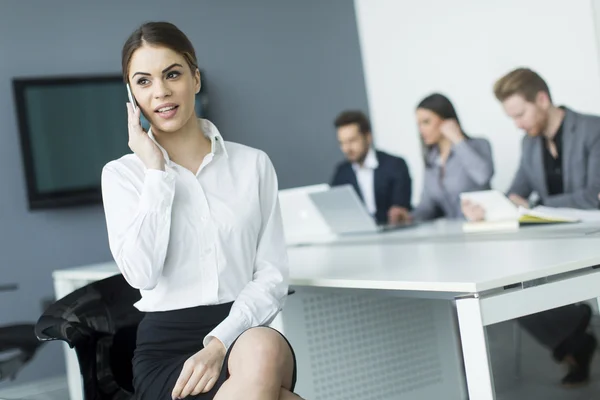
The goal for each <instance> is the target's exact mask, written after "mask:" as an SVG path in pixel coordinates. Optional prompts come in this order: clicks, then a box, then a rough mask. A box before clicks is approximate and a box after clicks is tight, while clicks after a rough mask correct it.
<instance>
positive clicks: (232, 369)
mask: <svg viewBox="0 0 600 400" xmlns="http://www.w3.org/2000/svg"><path fill="white" fill-rule="evenodd" d="M228 367H229V373H230V374H231V377H232V378H243V379H244V380H251V381H254V382H261V383H262V384H269V386H270V384H276V385H278V386H281V387H284V388H288V389H289V388H290V387H291V383H292V372H293V367H294V365H293V358H292V355H291V350H290V348H289V346H288V344H287V342H286V341H285V339H284V338H283V337H281V335H280V334H279V332H277V331H275V330H273V329H271V328H265V327H259V328H253V329H249V330H247V331H246V332H244V333H243V334H242V335H241V336H240V337H239V338H238V340H237V341H236V343H235V345H234V346H233V349H232V350H231V355H230V357H229V366H228Z"/></svg>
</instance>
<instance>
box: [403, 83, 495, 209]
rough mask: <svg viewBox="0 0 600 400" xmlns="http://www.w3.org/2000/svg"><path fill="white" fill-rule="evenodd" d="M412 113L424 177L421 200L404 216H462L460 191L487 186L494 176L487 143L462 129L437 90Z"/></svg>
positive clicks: (454, 112) (452, 109)
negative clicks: (415, 121) (414, 117)
mask: <svg viewBox="0 0 600 400" xmlns="http://www.w3.org/2000/svg"><path fill="white" fill-rule="evenodd" d="M415 114H416V119H417V125H418V127H419V134H420V136H421V144H422V147H423V159H424V163H425V176H424V182H423V190H422V192H421V193H422V194H421V201H420V203H419V205H418V206H417V207H415V209H414V210H413V212H412V213H410V214H409V213H408V211H406V215H405V217H404V219H406V220H411V219H413V220H418V221H427V220H432V219H435V218H442V217H443V218H447V219H462V218H464V217H463V214H462V211H461V201H460V194H461V193H462V192H471V191H477V190H487V189H489V188H490V181H491V179H492V176H493V175H494V163H493V161H492V149H491V147H490V144H489V142H488V141H487V140H486V139H481V138H471V137H469V136H468V135H467V134H466V133H465V132H464V130H463V129H462V127H461V125H460V121H459V119H458V115H457V113H456V110H455V109H454V106H453V105H452V102H451V101H450V100H449V99H448V98H447V97H446V96H444V95H442V94H440V93H433V94H431V95H429V96H427V97H425V98H424V99H423V100H421V101H420V102H419V104H418V105H417V109H416V112H415Z"/></svg>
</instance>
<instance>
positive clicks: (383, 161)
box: [331, 111, 411, 225]
mask: <svg viewBox="0 0 600 400" xmlns="http://www.w3.org/2000/svg"><path fill="white" fill-rule="evenodd" d="M334 125H335V128H336V129H337V138H338V142H339V144H340V148H341V150H342V153H344V155H345V156H346V160H345V161H343V162H341V163H339V164H338V165H337V168H336V170H335V174H334V176H333V179H332V182H331V186H339V185H344V184H351V185H352V186H353V187H354V189H355V190H356V192H357V193H358V195H359V196H360V198H361V200H362V201H363V203H364V204H365V207H366V208H367V210H368V211H369V213H370V214H371V215H373V217H374V218H375V220H376V222H377V223H378V224H380V225H386V224H396V223H398V222H400V221H402V220H403V217H404V216H405V214H406V210H410V208H411V207H410V200H411V178H410V174H409V171H408V166H407V165H406V162H405V161H404V159H402V158H400V157H395V156H392V155H390V154H387V153H384V152H383V151H378V150H375V149H374V148H373V134H372V133H371V124H370V122H369V119H368V118H367V117H366V116H365V114H363V113H362V112H360V111H344V112H342V113H341V114H339V115H338V116H337V118H336V119H335V122H334Z"/></svg>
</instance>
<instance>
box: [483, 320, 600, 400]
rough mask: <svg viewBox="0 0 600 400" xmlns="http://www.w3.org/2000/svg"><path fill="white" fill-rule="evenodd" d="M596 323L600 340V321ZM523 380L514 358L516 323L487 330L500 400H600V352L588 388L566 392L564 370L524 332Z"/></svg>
mask: <svg viewBox="0 0 600 400" xmlns="http://www.w3.org/2000/svg"><path fill="white" fill-rule="evenodd" d="M596 318H598V317H595V320H594V321H593V325H594V331H595V332H596V334H597V335H598V336H597V337H598V338H599V339H600V325H599V324H600V320H597V319H596ZM521 337H522V347H521V349H522V350H521V368H522V373H521V376H520V378H516V377H515V374H514V371H515V368H514V366H515V363H514V362H515V361H514V357H513V351H512V349H513V340H512V338H513V323H512V322H508V323H503V324H499V325H497V326H493V327H491V329H489V330H488V338H489V341H490V351H491V358H492V366H493V369H494V380H495V384H496V392H497V394H498V396H497V397H498V400H537V399H540V400H592V399H594V400H598V399H600V352H597V353H596V357H595V359H594V361H593V369H592V373H593V377H592V380H591V383H590V384H589V385H588V386H585V387H581V388H577V389H564V388H562V387H561V386H560V384H559V383H560V379H561V378H562V376H563V375H564V374H565V369H564V366H561V365H558V364H556V363H555V362H554V361H553V360H552V359H551V356H550V354H549V353H548V352H547V351H546V350H545V349H543V348H542V347H541V346H539V345H538V344H537V343H536V342H534V341H533V339H532V338H531V337H530V336H529V335H527V334H526V333H525V332H523V333H522V335H521Z"/></svg>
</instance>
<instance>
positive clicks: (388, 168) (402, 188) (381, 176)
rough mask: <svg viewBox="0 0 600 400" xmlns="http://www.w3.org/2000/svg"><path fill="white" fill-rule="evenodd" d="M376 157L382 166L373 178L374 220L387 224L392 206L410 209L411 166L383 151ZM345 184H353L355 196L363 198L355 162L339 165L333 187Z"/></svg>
mask: <svg viewBox="0 0 600 400" xmlns="http://www.w3.org/2000/svg"><path fill="white" fill-rule="evenodd" d="M375 154H376V155H377V162H378V164H379V166H378V167H377V169H375V176H374V179H373V187H374V190H375V205H376V207H377V212H376V213H375V219H376V221H377V223H378V224H386V223H387V213H388V210H389V209H390V208H391V207H392V206H399V207H404V208H406V209H408V210H410V209H411V205H410V199H411V194H412V189H411V178H410V173H409V172H408V165H407V164H406V161H404V159H403V158H401V157H395V156H392V155H389V154H387V153H384V152H383V151H376V152H375ZM346 184H351V185H352V186H353V187H354V189H355V190H356V193H358V195H359V196H360V198H361V199H363V195H362V193H361V190H360V187H359V186H358V181H357V180H356V174H355V173H354V169H353V168H352V163H351V162H349V161H344V162H341V163H340V164H338V166H337V168H336V171H335V174H334V176H333V180H332V182H331V186H340V185H346Z"/></svg>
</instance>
